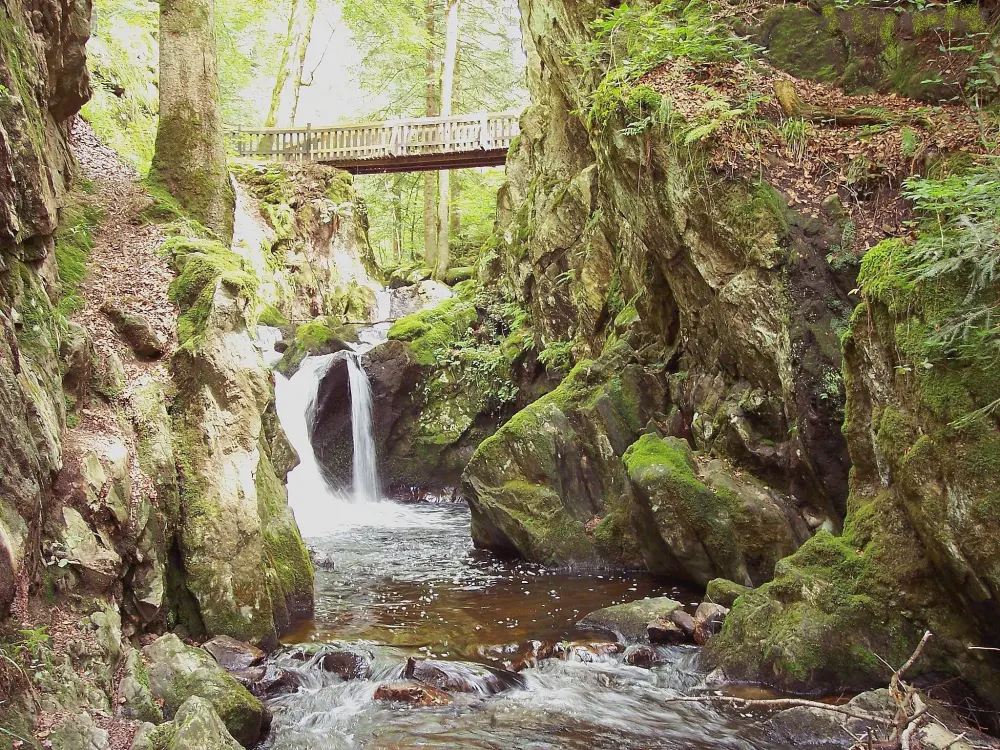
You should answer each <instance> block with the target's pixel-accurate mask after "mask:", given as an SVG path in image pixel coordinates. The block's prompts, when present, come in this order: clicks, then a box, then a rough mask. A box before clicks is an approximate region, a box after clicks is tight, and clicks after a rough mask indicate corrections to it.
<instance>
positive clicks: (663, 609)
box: [577, 596, 681, 642]
mask: <svg viewBox="0 0 1000 750" xmlns="http://www.w3.org/2000/svg"><path fill="white" fill-rule="evenodd" d="M680 608H681V604H680V602H676V601H674V600H673V599H670V598H668V597H665V596H661V597H657V598H653V599H640V600H638V601H634V602H629V603H627V604H618V605H615V606H614V607H606V608H605V609H599V610H597V611H595V612H591V613H590V614H588V615H587V616H585V617H584V618H583V619H582V620H580V621H579V622H578V623H577V624H578V625H579V626H580V627H585V628H586V627H590V628H601V629H602V630H609V631H611V632H612V633H614V634H615V635H616V636H618V638H619V640H622V641H625V642H637V641H642V640H645V639H646V638H647V637H648V635H647V633H646V628H647V626H648V624H649V623H650V622H653V621H654V620H659V619H663V618H666V617H669V616H670V614H671V613H672V612H674V611H675V610H678V609H680Z"/></svg>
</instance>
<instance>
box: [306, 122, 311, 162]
mask: <svg viewBox="0 0 1000 750" xmlns="http://www.w3.org/2000/svg"><path fill="white" fill-rule="evenodd" d="M305 157H306V161H312V123H311V122H307V123H306V145H305Z"/></svg>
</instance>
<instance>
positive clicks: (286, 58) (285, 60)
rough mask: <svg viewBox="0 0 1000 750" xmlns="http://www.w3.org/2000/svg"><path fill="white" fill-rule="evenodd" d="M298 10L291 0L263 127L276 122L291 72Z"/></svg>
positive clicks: (297, 0)
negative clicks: (276, 72)
mask: <svg viewBox="0 0 1000 750" xmlns="http://www.w3.org/2000/svg"><path fill="white" fill-rule="evenodd" d="M298 12H299V0H292V12H291V13H289V14H288V30H287V31H286V32H285V42H284V44H282V45H281V60H279V62H278V74H277V76H276V77H275V79H274V89H273V90H272V91H271V106H270V108H269V109H268V110H267V119H266V120H264V127H265V128H273V127H274V126H275V125H277V123H278V110H280V109H281V94H282V92H283V91H284V90H285V85H286V84H287V83H288V75H289V73H290V72H291V71H290V67H291V60H292V46H293V45H292V40H293V39H295V16H296V15H298Z"/></svg>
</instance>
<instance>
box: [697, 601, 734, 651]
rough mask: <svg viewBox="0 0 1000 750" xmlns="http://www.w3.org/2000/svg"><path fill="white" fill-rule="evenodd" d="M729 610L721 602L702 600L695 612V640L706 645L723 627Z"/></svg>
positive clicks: (700, 644) (701, 644)
mask: <svg viewBox="0 0 1000 750" xmlns="http://www.w3.org/2000/svg"><path fill="white" fill-rule="evenodd" d="M728 614H729V610H728V609H727V608H726V607H723V606H722V605H721V604H713V603H712V602H702V603H701V604H699V605H698V609H697V610H695V613H694V622H695V628H694V642H695V643H697V644H698V645H699V646H704V645H705V644H706V643H708V641H709V639H710V638H711V637H712V636H713V635H715V634H716V633H718V632H719V631H720V630H721V629H722V623H723V621H724V620H725V619H726V615H728Z"/></svg>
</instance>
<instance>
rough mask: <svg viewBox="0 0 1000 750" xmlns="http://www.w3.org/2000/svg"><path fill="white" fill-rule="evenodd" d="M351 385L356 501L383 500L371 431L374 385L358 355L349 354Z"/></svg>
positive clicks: (348, 363)
mask: <svg viewBox="0 0 1000 750" xmlns="http://www.w3.org/2000/svg"><path fill="white" fill-rule="evenodd" d="M347 372H348V375H349V377H350V383H351V430H352V432H353V438H354V499H355V500H356V501H357V502H359V503H365V502H375V501H377V500H378V499H379V498H380V497H381V494H380V492H379V485H378V469H377V468H376V464H375V462H376V452H375V436H374V434H373V431H372V386H371V382H370V381H369V380H368V373H366V372H365V368H364V367H363V366H362V365H361V357H360V356H359V355H357V354H348V355H347Z"/></svg>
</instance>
